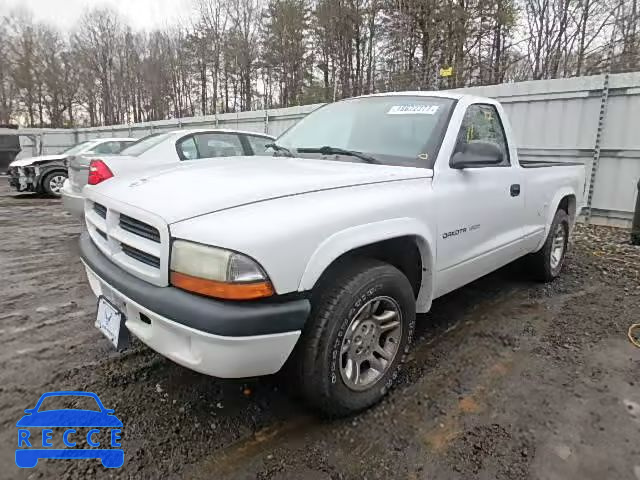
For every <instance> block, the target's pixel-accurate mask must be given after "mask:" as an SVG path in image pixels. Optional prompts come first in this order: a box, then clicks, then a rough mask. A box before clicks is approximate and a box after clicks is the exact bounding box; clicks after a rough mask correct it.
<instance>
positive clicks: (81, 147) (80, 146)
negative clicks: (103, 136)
mask: <svg viewBox="0 0 640 480" xmlns="http://www.w3.org/2000/svg"><path fill="white" fill-rule="evenodd" d="M94 143H97V142H96V141H95V140H88V141H86V142H81V143H78V144H77V145H74V146H73V147H71V148H70V149H68V150H65V151H64V152H62V154H63V155H75V154H76V153H80V152H81V151H83V150H85V149H86V148H87V147H90V146H91V145H93V144H94Z"/></svg>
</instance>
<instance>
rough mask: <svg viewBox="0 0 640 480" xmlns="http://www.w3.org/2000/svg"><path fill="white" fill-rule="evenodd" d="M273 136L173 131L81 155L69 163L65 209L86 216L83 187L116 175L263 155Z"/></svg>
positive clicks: (215, 131)
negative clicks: (120, 147) (104, 152)
mask: <svg viewBox="0 0 640 480" xmlns="http://www.w3.org/2000/svg"><path fill="white" fill-rule="evenodd" d="M272 142H273V137H272V136H270V135H266V134H261V133H254V132H243V131H239V130H222V129H219V130H213V129H198V130H186V129H181V130H173V131H170V132H162V133H154V134H152V135H149V136H147V137H144V138H141V139H140V140H138V141H137V142H135V143H133V144H132V145H130V146H129V147H127V148H125V149H124V150H122V151H121V152H120V153H119V154H117V155H101V156H96V155H80V156H76V157H75V158H73V159H71V161H70V162H69V179H68V180H67V181H66V182H65V183H64V186H63V187H62V200H63V203H64V207H65V209H66V210H67V211H68V212H70V213H72V214H73V215H75V216H77V217H80V218H81V217H82V216H83V215H84V200H83V196H82V189H83V187H84V186H85V185H86V184H87V183H88V184H90V185H96V184H98V183H100V182H102V181H104V180H107V179H108V178H111V177H114V176H118V177H119V176H123V175H128V174H131V173H141V172H145V171H148V170H150V169H156V168H157V167H161V166H166V167H171V166H174V165H176V164H178V163H180V162H182V161H185V160H197V159H200V158H212V157H235V156H242V155H260V154H263V153H264V152H265V150H266V145H268V144H270V143H272Z"/></svg>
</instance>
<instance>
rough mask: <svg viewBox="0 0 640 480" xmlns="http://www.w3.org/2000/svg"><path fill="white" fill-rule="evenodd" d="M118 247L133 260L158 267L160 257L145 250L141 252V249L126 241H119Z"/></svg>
mask: <svg viewBox="0 0 640 480" xmlns="http://www.w3.org/2000/svg"><path fill="white" fill-rule="evenodd" d="M120 248H121V249H122V253H124V254H125V255H127V256H129V257H131V258H133V259H135V260H137V261H139V262H141V263H144V264H146V265H149V266H151V267H154V268H160V259H159V258H158V257H156V256H154V255H151V254H149V253H147V252H143V251H142V250H138V249H137V248H133V247H132V246H130V245H127V244H126V243H121V244H120Z"/></svg>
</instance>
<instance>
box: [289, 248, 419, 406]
mask: <svg viewBox="0 0 640 480" xmlns="http://www.w3.org/2000/svg"><path fill="white" fill-rule="evenodd" d="M329 277H330V278H327V281H325V282H323V284H320V285H319V288H318V289H317V291H316V290H314V292H313V296H312V306H311V314H310V317H309V320H308V321H307V323H306V325H305V328H304V331H303V333H302V336H301V339H300V341H299V343H298V346H297V348H296V353H295V355H294V357H293V361H294V363H295V365H294V371H295V374H296V375H297V377H298V379H297V382H296V383H297V384H298V385H301V386H302V394H303V396H304V397H305V399H306V400H307V401H308V402H309V403H310V404H311V405H312V406H314V407H315V408H317V409H318V410H320V411H321V412H322V413H324V414H326V415H328V416H332V417H333V416H344V415H348V414H351V413H354V412H357V411H360V410H363V409H365V408H367V407H370V406H371V405H373V404H375V403H377V402H378V401H380V400H381V399H382V398H383V397H384V396H385V395H386V394H387V392H388V391H389V390H390V389H391V388H392V387H393V385H394V383H395V380H396V378H397V376H398V372H399V369H400V366H401V364H402V363H403V362H404V361H405V359H406V355H407V353H408V350H409V346H410V344H411V341H412V339H413V333H414V327H415V316H416V314H415V298H414V293H413V289H412V287H411V284H410V283H409V280H408V279H407V277H406V276H405V275H404V274H403V273H402V272H400V271H399V270H398V269H396V268H395V267H393V266H391V265H389V264H386V263H384V262H381V261H378V260H374V259H368V258H357V259H350V260H348V261H347V262H346V263H343V264H342V265H340V266H339V267H337V268H336V269H334V270H332V271H331V273H330V275H329ZM378 299H383V300H378ZM382 301H384V302H385V303H384V305H387V304H388V305H390V306H395V307H397V308H398V310H399V315H396V317H395V318H399V324H400V328H399V330H394V331H393V334H394V335H396V336H397V337H398V339H397V340H395V339H393V338H389V337H386V338H383V336H384V335H385V334H386V333H387V331H383V330H382V328H384V327H381V328H378V327H376V332H375V333H373V334H372V337H371V342H370V343H369V344H368V345H369V347H370V349H371V350H375V349H376V346H379V345H380V343H384V344H385V346H386V347H385V348H389V345H390V344H389V342H391V340H394V341H397V346H396V345H391V346H390V349H395V354H394V355H393V357H391V356H389V357H390V358H392V359H390V360H385V362H384V364H377V366H378V369H379V370H383V371H384V373H378V372H379V370H378V369H375V368H374V369H372V370H370V371H369V374H370V375H369V377H371V378H373V379H375V378H377V379H376V380H375V381H374V380H371V382H372V383H371V384H370V385H364V386H359V387H358V388H357V389H356V387H357V385H354V384H353V382H351V379H350V378H346V376H345V375H346V374H345V373H344V372H345V371H348V370H345V369H344V368H342V366H344V364H345V362H344V359H345V358H346V357H345V355H348V354H347V353H344V354H343V353H341V352H342V350H343V348H344V347H345V344H344V343H343V341H344V342H346V343H347V344H351V343H350V342H351V341H352V338H357V337H353V335H354V334H353V333H352V332H353V331H354V327H355V326H356V325H361V326H362V327H364V326H365V325H364V323H365V322H364V321H361V319H363V318H365V317H366V312H363V310H364V309H370V310H369V311H371V310H372V309H374V308H378V309H379V310H378V311H379V312H382V314H381V315H379V316H377V317H376V316H374V314H373V312H372V313H371V316H370V317H368V318H374V319H376V318H381V317H382V316H384V314H387V313H388V312H387V311H385V310H384V305H383V306H382V307H381V306H380V305H381V302H382ZM376 302H377V303H376ZM376 304H377V307H376ZM395 307H393V308H395ZM390 308H392V307H390ZM356 315H357V316H358V318H355V317H356ZM387 316H388V315H387ZM352 320H353V322H352ZM391 323H393V324H394V325H395V321H394V322H390V323H387V325H391ZM349 326H351V328H349V332H347V328H348V327H349ZM395 328H397V327H395ZM376 333H377V336H376ZM345 335H347V336H348V338H346V339H345ZM354 341H355V340H354ZM391 343H393V342H391ZM351 345H352V347H354V349H353V350H352V351H351V353H350V354H353V355H355V351H356V349H355V346H356V345H355V343H354V344H351ZM365 347H366V345H365ZM376 358H377V357H373V359H374V360H376ZM347 363H348V360H347ZM366 363H367V361H366V360H365V361H364V364H366ZM372 365H373V363H371V364H370V366H372ZM341 368H342V369H341ZM365 368H367V367H365ZM358 371H359V372H360V371H361V370H360V369H359V370H358ZM376 376H377V377H376ZM349 383H351V385H349Z"/></svg>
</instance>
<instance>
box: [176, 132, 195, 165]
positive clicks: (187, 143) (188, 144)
mask: <svg viewBox="0 0 640 480" xmlns="http://www.w3.org/2000/svg"><path fill="white" fill-rule="evenodd" d="M178 153H179V154H180V158H182V159H183V160H193V159H194V158H198V148H197V147H196V141H195V140H194V139H193V137H188V138H186V139H184V140H182V141H180V142H179V143H178Z"/></svg>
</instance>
